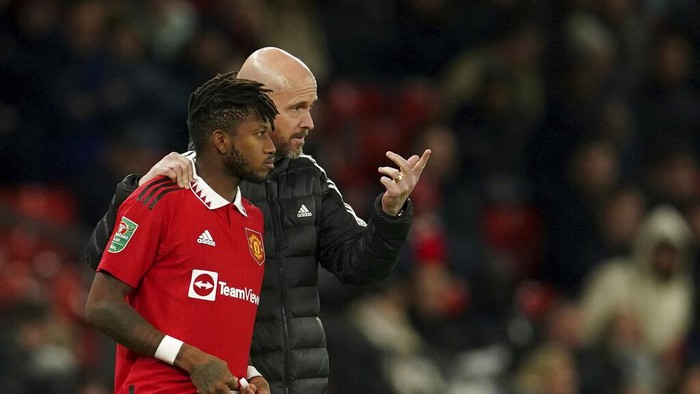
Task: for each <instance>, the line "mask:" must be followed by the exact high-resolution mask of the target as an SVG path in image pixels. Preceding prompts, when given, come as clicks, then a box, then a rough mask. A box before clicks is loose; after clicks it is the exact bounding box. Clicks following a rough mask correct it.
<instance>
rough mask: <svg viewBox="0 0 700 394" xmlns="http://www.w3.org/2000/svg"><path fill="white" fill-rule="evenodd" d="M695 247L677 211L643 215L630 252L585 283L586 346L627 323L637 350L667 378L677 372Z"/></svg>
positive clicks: (687, 315) (689, 304) (662, 209)
mask: <svg viewBox="0 0 700 394" xmlns="http://www.w3.org/2000/svg"><path fill="white" fill-rule="evenodd" d="M693 245H694V244H693V238H692V233H691V230H690V228H689V227H688V223H687V221H686V220H685V219H684V217H683V216H682V215H681V213H680V212H679V211H677V210H675V209H674V208H672V207H670V206H660V207H657V208H655V209H653V210H652V211H651V212H650V213H649V214H647V216H645V219H644V222H643V224H642V227H641V229H640V232H639V235H638V236H637V239H636V240H635V244H634V249H633V250H632V252H631V253H630V254H629V255H628V256H625V257H620V258H615V259H612V260H609V261H606V262H604V263H603V264H602V265H601V267H600V269H598V270H596V271H595V272H594V273H592V275H591V276H590V278H588V281H587V286H586V288H585V291H584V293H583V295H582V307H583V316H584V319H583V323H584V335H585V338H586V341H587V342H588V343H594V342H597V341H600V340H601V338H603V337H604V336H605V334H606V332H607V331H606V327H611V326H615V325H616V324H617V323H616V322H619V319H621V318H624V319H629V320H630V322H629V324H632V325H633V326H635V327H638V330H639V338H640V339H639V340H640V341H641V342H640V348H641V350H642V351H644V352H649V353H651V354H652V355H653V356H654V357H656V358H657V360H659V362H662V363H663V365H664V367H665V368H667V371H666V373H672V371H673V369H674V368H678V367H679V366H680V361H681V359H680V354H679V353H678V351H679V350H680V348H681V346H682V344H683V343H684V341H685V338H686V335H687V333H688V329H689V327H690V324H691V320H690V319H691V310H692V309H691V308H692V297H693V289H692V277H691V270H692V263H693V261H694V260H693V257H692V252H693V251H694V248H693ZM673 378H675V376H672V375H671V376H664V377H662V379H673ZM662 383H663V384H667V383H668V381H666V380H662Z"/></svg>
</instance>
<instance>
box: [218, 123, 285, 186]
mask: <svg viewBox="0 0 700 394" xmlns="http://www.w3.org/2000/svg"><path fill="white" fill-rule="evenodd" d="M271 130H272V127H271V125H270V123H269V122H264V121H263V120H262V119H261V118H260V115H259V114H257V113H255V114H252V115H250V116H248V117H247V118H245V119H244V120H243V121H242V122H241V123H240V124H239V126H238V129H237V130H236V132H235V133H234V134H233V136H232V140H233V149H232V150H231V153H230V154H229V155H228V156H227V157H226V158H225V159H224V160H225V162H224V164H225V166H226V171H227V172H228V173H229V174H230V175H231V176H234V177H236V178H239V179H241V180H246V181H249V182H255V183H259V182H263V181H265V178H267V174H268V173H269V172H270V170H272V169H273V168H274V163H275V160H274V154H275V145H274V144H273V143H272V139H271V138H270V131H271Z"/></svg>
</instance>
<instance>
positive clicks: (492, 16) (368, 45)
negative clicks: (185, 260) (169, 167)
mask: <svg viewBox="0 0 700 394" xmlns="http://www.w3.org/2000/svg"><path fill="white" fill-rule="evenodd" d="M269 45H272V46H278V47H281V48H283V49H286V50H288V51H289V52H291V53H293V54H295V55H297V56H298V57H300V58H301V59H302V60H303V61H305V62H306V63H307V64H308V66H309V67H310V68H311V70H312V71H313V72H314V73H315V75H316V78H317V80H318V83H319V99H320V101H319V103H318V105H317V106H316V107H315V108H314V120H315V123H316V128H315V130H314V131H313V132H312V134H311V136H310V138H309V141H308V143H307V147H306V148H305V150H306V152H307V153H310V154H312V155H314V157H316V158H317V159H318V161H319V162H320V163H321V164H322V165H323V166H324V167H325V169H326V171H327V172H328V173H329V175H330V176H331V178H332V179H334V180H335V181H336V183H337V184H338V185H339V187H340V190H341V191H342V192H343V195H344V197H345V199H346V200H347V201H348V202H349V203H351V205H353V207H354V208H355V210H356V211H357V212H358V213H359V214H360V215H361V216H364V217H366V216H367V215H366V214H367V211H368V204H369V203H370V202H371V201H372V200H373V197H374V196H375V195H376V194H377V193H378V192H380V189H379V186H380V185H379V182H378V175H377V173H376V167H377V166H379V165H383V164H386V160H385V158H384V151H385V150H388V149H391V150H394V151H396V152H399V153H401V154H403V155H409V154H412V153H417V152H420V151H421V150H422V149H423V148H425V147H430V148H432V149H433V156H432V158H431V161H430V163H429V166H428V167H427V168H426V170H425V172H424V174H423V177H422V179H421V182H420V185H419V187H418V188H417V189H416V190H415V191H414V194H413V201H414V203H415V205H416V217H415V223H414V226H413V229H412V233H411V240H410V243H409V246H408V248H406V251H405V253H404V255H403V256H402V259H401V262H400V264H399V268H398V269H397V272H396V274H395V275H393V276H392V277H391V279H390V280H388V281H387V282H386V283H385V284H384V285H383V286H381V287H380V288H379V289H375V290H359V289H352V288H344V287H340V286H339V285H338V284H337V282H335V280H334V279H333V278H329V277H328V276H327V275H325V274H323V275H321V278H320V283H321V291H322V303H323V320H324V324H325V325H326V329H327V333H328V341H329V350H330V352H331V363H332V365H331V369H332V379H331V388H330V389H329V393H338V394H341V393H349V392H358V391H360V390H362V391H363V392H383V393H387V392H395V393H428V392H446V393H503V392H513V393H523V394H525V393H528V394H529V393H533V394H534V393H547V394H555V393H561V394H564V393H607V392H610V393H665V392H682V393H700V367H699V366H700V364H699V362H700V361H699V360H700V343H699V342H700V337H699V336H700V333H699V332H698V331H697V323H698V314H697V312H693V313H692V314H691V318H690V321H689V322H687V323H686V324H683V325H681V326H680V327H679V331H678V333H677V335H676V337H675V338H674V340H673V343H672V345H670V346H666V347H665V348H663V349H660V350H659V349H654V348H651V347H650V346H648V344H647V343H646V342H645V340H644V337H645V333H646V332H647V331H648V330H651V327H647V326H645V325H644V324H642V323H640V321H639V319H637V316H636V315H635V313H637V311H635V310H623V311H619V312H620V313H619V314H617V315H616V316H615V317H614V318H612V319H611V321H610V322H608V323H610V326H611V328H610V335H609V336H606V337H604V338H613V339H614V340H612V341H605V340H600V339H599V338H595V337H592V336H591V334H590V333H589V332H588V331H587V330H586V325H585V324H584V323H583V322H584V320H585V319H584V317H585V316H586V313H587V312H586V308H585V303H581V301H582V300H583V299H584V297H585V294H586V291H587V287H586V284H587V283H588V280H589V278H590V277H591V274H592V273H593V272H596V269H597V268H598V267H602V266H605V265H606V264H607V261H608V260H609V259H610V258H613V257H616V256H631V257H634V254H633V249H634V240H635V238H637V237H638V234H639V230H640V226H641V223H643V222H644V220H645V219H646V218H647V215H648V213H649V212H651V211H652V210H653V209H654V208H656V207H658V206H661V205H671V206H673V207H675V208H676V209H678V212H679V213H680V214H681V215H683V217H684V220H685V221H686V223H687V225H689V227H690V229H691V230H692V231H693V237H694V238H693V240H692V243H691V244H690V245H689V246H688V247H687V252H688V253H689V254H690V253H692V252H694V251H695V250H696V249H697V242H698V240H700V204H698V201H700V189H699V188H698V180H699V179H700V178H699V177H698V175H699V173H698V171H699V170H700V167H699V162H698V159H699V156H698V155H699V154H700V91H699V88H700V71H699V70H700V68H699V67H698V60H700V58H699V56H700V50H699V49H700V5H699V4H698V2H697V1H695V0H570V1H564V0H561V1H554V0H550V1H547V0H523V1H518V0H464V1H456V0H455V1H451V0H383V1H374V2H373V1H353V0H328V1H321V0H318V1H313V0H268V1H262V0H212V1H206V0H189V1H188V0H146V1H119V0H104V1H100V0H86V1H79V0H76V1H58V0H31V1H29V0H24V1H14V0H4V1H0V158H1V159H2V166H0V391H2V392H3V393H5V394H19V393H35V392H41V393H45V394H46V393H61V394H63V393H81V394H100V393H106V392H109V389H110V384H111V378H112V377H111V374H112V358H113V344H112V343H110V342H109V341H108V340H106V339H105V338H104V337H103V336H102V335H101V334H99V333H96V332H95V331H94V330H93V329H91V328H89V327H86V325H85V324H84V323H83V321H82V312H83V307H84V300H85V295H86V291H87V289H88V287H89V284H90V281H91V278H92V272H91V271H90V270H89V269H88V268H87V266H86V264H85V263H84V261H83V255H82V253H83V248H84V245H85V241H86V239H87V236H88V235H89V232H90V231H91V229H92V226H94V224H95V223H96V222H97V221H98V220H99V218H100V217H101V215H102V214H103V212H104V210H105V209H106V207H107V204H108V202H109V199H110V197H111V196H112V194H113V191H114V186H115V185H116V183H117V182H119V181H120V180H121V179H122V178H123V177H124V175H126V174H128V173H133V172H139V173H143V172H145V171H146V170H147V169H148V168H150V166H151V165H153V164H154V163H155V162H157V161H158V160H159V159H160V158H161V157H162V156H163V155H165V154H167V153H168V152H170V151H184V150H185V148H186V142H187V132H186V128H185V118H186V102H187V97H188V94H189V92H190V91H191V90H192V89H193V88H194V87H196V86H198V85H199V84H200V83H201V82H203V81H204V80H206V79H208V78H210V77H211V76H212V75H214V74H215V73H217V72H224V71H228V70H232V69H237V68H238V66H239V65H240V64H241V62H242V60H243V59H245V57H246V56H247V55H248V54H249V53H251V52H252V51H253V50H255V49H257V48H259V47H263V46H269ZM691 261H693V258H691ZM692 266H693V264H689V266H688V267H685V268H686V270H684V271H683V272H682V280H683V281H684V283H686V284H687V286H688V287H687V289H686V290H689V291H690V292H691V293H692V297H691V298H690V299H689V300H688V302H687V305H683V306H684V307H687V308H690V309H691V310H692V311H697V310H698V306H697V300H698V296H697V295H696V293H697V291H696V290H695V289H696V288H697V283H698V279H697V275H696V274H695V270H693V269H692V268H693V267H692ZM660 324H664V322H660Z"/></svg>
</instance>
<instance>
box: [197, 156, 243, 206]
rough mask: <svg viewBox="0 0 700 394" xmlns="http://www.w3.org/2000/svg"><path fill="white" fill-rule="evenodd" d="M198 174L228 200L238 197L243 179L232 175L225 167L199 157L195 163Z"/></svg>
mask: <svg viewBox="0 0 700 394" xmlns="http://www.w3.org/2000/svg"><path fill="white" fill-rule="evenodd" d="M195 168H196V169H197V175H198V176H199V177H200V178H202V179H204V182H206V183H207V185H209V187H211V188H212V190H214V191H215V192H216V193H217V194H218V195H220V196H221V197H223V198H225V199H226V200H228V201H233V199H234V198H235V197H236V191H237V190H238V185H239V184H240V183H241V180H240V179H238V178H237V177H234V176H231V175H230V174H228V173H227V172H226V171H225V170H224V169H223V168H220V167H217V166H215V165H213V163H209V162H207V160H201V158H198V159H197V162H196V163H195Z"/></svg>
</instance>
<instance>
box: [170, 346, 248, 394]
mask: <svg viewBox="0 0 700 394" xmlns="http://www.w3.org/2000/svg"><path fill="white" fill-rule="evenodd" d="M175 365H176V366H178V367H180V368H182V369H184V370H185V371H186V372H187V373H188V374H189V375H190V380H192V384H194V386H195V388H196V389H197V393H198V394H230V393H231V390H237V388H238V379H237V378H236V377H235V376H233V374H231V371H229V369H228V365H227V364H226V362H225V361H224V360H222V359H220V358H218V357H215V356H212V355H211V354H208V353H204V352H203V351H201V350H199V349H197V348H196V347H194V346H190V345H187V344H184V345H182V349H181V350H180V353H179V354H178V356H177V358H176V359H175Z"/></svg>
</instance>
